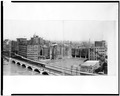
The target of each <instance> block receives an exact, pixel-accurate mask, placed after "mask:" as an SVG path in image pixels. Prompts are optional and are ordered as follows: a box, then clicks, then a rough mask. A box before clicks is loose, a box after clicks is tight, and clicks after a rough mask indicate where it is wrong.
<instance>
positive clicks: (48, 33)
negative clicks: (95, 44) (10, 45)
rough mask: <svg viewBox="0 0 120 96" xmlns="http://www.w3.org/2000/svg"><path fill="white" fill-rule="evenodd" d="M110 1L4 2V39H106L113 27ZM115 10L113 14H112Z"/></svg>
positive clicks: (114, 24) (113, 21) (115, 16)
mask: <svg viewBox="0 0 120 96" xmlns="http://www.w3.org/2000/svg"><path fill="white" fill-rule="evenodd" d="M115 5H116V4H113V3H106V4H105V3H104V4H102V3H100V4H99V3H97V4H95V3H90V4H89V3H66V4H65V3H64V4H63V3H50V4H48V3H35V4H31V3H29V4H21V3H20V4H16V3H12V4H11V3H7V2H5V3H4V33H3V34H4V36H3V37H4V38H5V39H6V38H7V39H12V40H15V39H16V38H21V37H26V38H27V39H30V37H32V36H33V35H34V34H36V35H38V36H40V37H43V38H44V39H47V40H70V41H88V40H89V39H90V40H91V41H95V40H107V39H108V36H109V35H110V34H112V33H113V32H114V31H115V29H116V23H117V22H116V21H117V15H115V14H117V11H116V9H117V7H116V6H115ZM113 13H114V14H113Z"/></svg>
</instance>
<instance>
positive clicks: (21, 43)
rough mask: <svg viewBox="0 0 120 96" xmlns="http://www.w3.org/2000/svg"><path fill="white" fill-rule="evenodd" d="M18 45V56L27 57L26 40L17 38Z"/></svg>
mask: <svg viewBox="0 0 120 96" xmlns="http://www.w3.org/2000/svg"><path fill="white" fill-rule="evenodd" d="M17 43H18V54H19V55H21V56H23V57H27V39H26V38H17Z"/></svg>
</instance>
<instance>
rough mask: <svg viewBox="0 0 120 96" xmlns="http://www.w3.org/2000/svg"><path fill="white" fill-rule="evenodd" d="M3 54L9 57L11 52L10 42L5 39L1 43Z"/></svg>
mask: <svg viewBox="0 0 120 96" xmlns="http://www.w3.org/2000/svg"><path fill="white" fill-rule="evenodd" d="M2 51H3V54H4V55H6V56H10V52H11V41H10V40H9V39H5V40H4V41H3V50H2Z"/></svg>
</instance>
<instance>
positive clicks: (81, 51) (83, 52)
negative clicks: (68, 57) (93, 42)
mask: <svg viewBox="0 0 120 96" xmlns="http://www.w3.org/2000/svg"><path fill="white" fill-rule="evenodd" d="M88 54H89V48H85V47H77V48H72V57H79V58H88Z"/></svg>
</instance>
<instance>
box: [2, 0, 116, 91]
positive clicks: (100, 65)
mask: <svg viewBox="0 0 120 96" xmlns="http://www.w3.org/2000/svg"><path fill="white" fill-rule="evenodd" d="M3 5H4V10H3V11H4V12H3V14H4V15H3V41H2V42H3V45H2V46H3V50H1V51H2V59H3V77H4V78H15V77H16V78H15V79H17V78H21V77H24V79H26V80H27V77H30V78H32V79H29V82H32V80H33V78H34V80H36V81H35V82H36V83H37V82H38V81H39V79H41V80H40V82H41V83H42V82H43V81H44V79H45V78H47V79H46V81H44V82H47V81H49V82H51V84H50V85H53V86H57V85H55V84H58V83H55V84H54V82H55V81H57V80H58V78H61V79H62V80H63V79H65V82H71V81H72V83H73V84H74V83H75V82H76V83H75V85H74V86H80V84H81V83H82V84H81V85H82V86H84V84H85V86H87V85H86V84H88V86H89V87H88V88H87V89H85V87H83V89H82V88H81V89H80V90H81V91H79V90H78V88H77V87H76V88H75V89H76V90H73V93H85V92H87V93H94V92H93V90H96V92H95V93H97V92H98V93H99V92H100V93H102V92H103V93H107V92H111V93H112V92H113V93H116V92H117V78H118V77H117V74H118V73H117V72H118V3H116V2H113V3H107V2H106V3H104V2H102V3H87V2H86V3H80V2H76V3H64V2H62V3H57V2H54V3H52V2H51V3H47V2H44V3H40V2H39V3H17V2H7V1H6V2H3ZM46 76H47V77H46ZM53 76H54V77H53ZM76 76H77V77H76ZM57 77H58V78H57ZM110 77H111V78H112V77H113V78H114V80H113V81H116V83H115V84H114V83H110V82H111V81H108V80H110ZM35 78H37V79H35ZM43 78H44V79H43ZM52 78H53V79H54V80H53V79H52ZM68 78H70V79H68ZM73 78H74V79H75V81H73V80H74V79H73ZM101 78H103V79H106V80H102V79H101ZM15 79H14V81H15ZM79 79H80V80H81V81H79ZM96 79H97V80H96ZM100 79H101V80H100ZM4 80H5V82H7V79H4ZM12 80H13V79H10V81H9V82H12V83H11V84H10V85H12V86H15V85H16V84H13V82H14V81H12ZM19 80H20V81H21V80H22V79H19ZM30 80H31V81H30ZM42 80H43V81H42ZM52 80H53V81H52ZM62 80H61V81H62ZM67 80H70V81H67ZM99 80H100V82H103V81H105V82H107V83H105V82H104V83H103V85H101V84H102V83H99V84H98V83H97V82H99ZM111 80H112V79H111ZM58 81H59V82H60V80H58ZM3 82H4V81H3ZM22 82H23V81H22ZM25 82H27V81H25ZM40 82H39V83H40ZM44 82H43V84H46V83H44ZM49 82H47V84H48V83H49ZM65 82H63V83H59V84H58V85H60V84H62V85H66V83H65ZM77 82H78V85H76V84H77ZM86 82H87V83H86ZM16 83H17V81H16ZM79 83H80V84H79ZM7 84H8V82H7V83H5V84H4V85H5V86H6V87H4V88H7ZM70 84H71V83H70ZM95 84H98V85H100V86H102V87H103V86H104V84H106V87H105V90H106V91H102V90H104V89H102V88H101V90H99V88H98V89H95V88H96V87H95V88H93V90H92V89H91V90H89V88H91V87H90V86H92V85H93V86H97V85H95ZM110 84H111V86H113V88H114V90H113V89H112V88H111V89H109V85H110ZM32 85H33V84H32ZM38 85H40V84H38ZM62 85H60V86H62ZM16 86H17V85H16ZM33 86H35V85H33ZM41 86H43V85H41ZM68 87H69V86H67V87H65V89H67V88H68ZM8 88H9V87H8ZM8 88H7V89H8ZM12 88H13V87H12ZM14 88H15V87H14ZM14 88H13V89H14ZM25 88H26V87H24V88H23V89H21V90H24V89H25ZM33 88H34V87H33ZM49 88H50V86H49ZM49 88H48V90H49ZM73 88H74V87H71V88H70V90H72V89H73ZM16 89H18V90H19V88H16ZM26 89H27V88H26ZM40 89H41V88H40ZM54 89H55V88H54ZM59 89H60V90H59ZM59 89H58V88H57V89H55V90H57V91H55V90H53V89H50V90H49V91H47V92H48V93H54V92H58V93H59V92H61V91H62V92H63V93H66V92H68V91H69V89H68V91H66V90H64V88H63V90H64V91H63V90H61V88H59ZM11 90H12V89H11ZM21 90H19V91H17V92H21ZM30 90H32V88H31V89H30ZM37 90H38V91H37ZM37 90H35V92H39V89H37ZM51 90H52V91H51ZM58 90H59V91H58ZM86 90H87V91H86ZM111 90H113V91H111ZM22 92H26V91H22ZM27 92H28V91H27ZM30 92H33V90H32V91H30ZM45 92H46V91H45V88H43V90H42V92H41V93H45ZM71 92H72V91H71ZM5 93H9V91H8V90H6V91H5ZM10 93H11V92H10ZM33 93H34V92H33Z"/></svg>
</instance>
